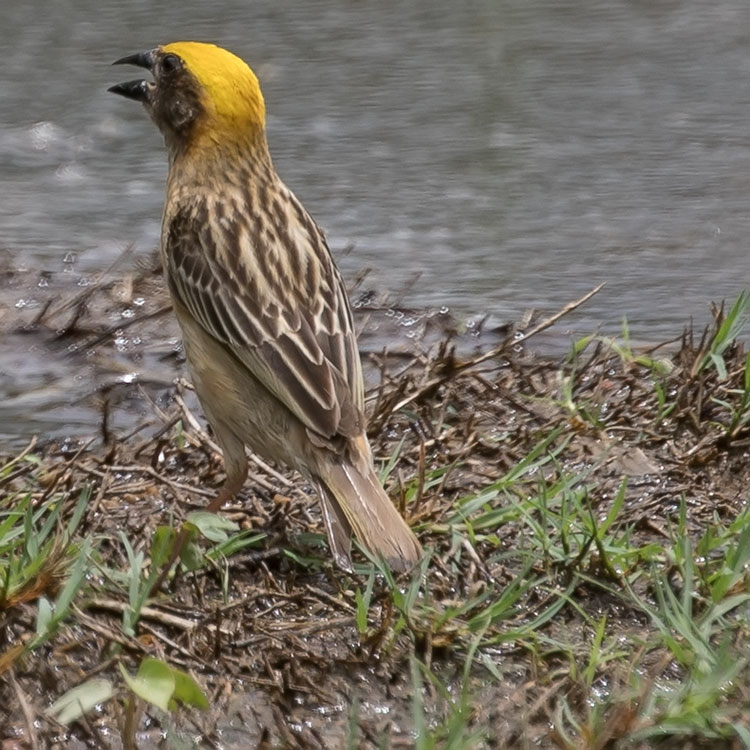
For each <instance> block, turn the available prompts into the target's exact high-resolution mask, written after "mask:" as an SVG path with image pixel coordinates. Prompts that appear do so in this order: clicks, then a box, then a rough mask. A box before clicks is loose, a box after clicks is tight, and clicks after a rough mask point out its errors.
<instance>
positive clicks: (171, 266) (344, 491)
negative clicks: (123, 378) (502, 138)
mask: <svg viewBox="0 0 750 750" xmlns="http://www.w3.org/2000/svg"><path fill="white" fill-rule="evenodd" d="M118 63H132V64H135V65H140V66H142V67H146V68H148V69H149V70H151V72H152V73H153V75H154V81H153V82H146V81H130V82H129V83H125V84H119V85H117V86H113V87H112V88H111V89H110V90H111V91H114V92H115V93H119V94H122V95H124V96H127V97H129V98H132V99H136V100H138V101H142V102H143V103H144V105H145V107H146V109H147V111H148V112H149V114H150V115H151V117H152V119H153V120H154V122H155V123H156V125H157V126H158V127H159V129H160V130H161V131H162V133H163V134H164V138H165V142H166V145H167V150H168V153H169V176H168V179H167V199H166V203H165V207H164V217H163V223H162V240H161V251H162V259H163V263H164V273H165V276H166V279H167V284H168V286H169V291H170V294H171V296H172V301H173V303H174V308H175V313H176V315H177V319H178V321H179V323H180V327H181V328H182V332H183V338H184V343H185V353H186V355H187V360H188V365H189V367H190V371H191V374H192V377H193V382H194V385H195V389H196V392H197V394H198V397H199V399H200V401H201V404H202V405H203V408H204V410H205V412H206V416H207V418H208V420H209V422H210V423H211V425H212V426H213V428H214V432H215V433H216V437H217V440H218V442H219V444H220V445H221V447H222V450H223V452H224V461H225V464H226V470H227V479H226V482H225V484H224V486H223V487H222V490H221V492H220V493H219V495H218V496H217V498H216V500H215V501H214V502H213V503H211V505H210V506H209V507H210V508H211V509H212V510H216V509H218V507H220V506H221V504H222V503H223V502H224V501H226V500H227V499H229V498H230V497H232V496H234V495H235V494H236V493H237V492H239V490H240V489H241V488H242V485H243V483H244V480H245V478H246V476H247V459H246V456H245V446H247V447H249V448H250V449H251V450H253V451H255V452H256V453H258V454H260V455H261V456H264V457H266V458H270V459H273V460H277V461H281V462H282V463H285V464H287V465H288V466H291V467H292V468H294V469H296V470H297V471H299V472H300V473H301V474H303V475H304V476H305V477H307V478H308V479H309V480H310V481H311V482H312V483H313V484H314V486H315V487H316V489H317V490H318V493H319V495H320V499H321V504H322V509H323V518H324V521H325V525H326V530H327V532H328V538H329V540H330V544H331V550H332V552H333V555H334V558H335V559H336V561H337V563H338V564H339V565H341V566H342V567H344V568H347V569H349V568H350V567H351V560H350V556H349V553H350V545H351V535H352V533H354V534H355V535H356V536H357V537H358V538H359V540H360V541H361V542H362V544H363V545H364V546H365V547H366V548H367V549H368V550H369V551H370V552H372V553H373V554H375V555H378V556H381V557H382V558H384V559H385V560H386V561H387V562H388V563H389V564H390V565H391V567H393V568H394V569H396V570H406V569H409V568H410V567H412V566H413V565H414V564H415V563H416V562H417V561H418V560H419V558H420V557H421V554H422V550H421V547H420V545H419V542H418V541H417V540H416V538H415V536H414V535H413V534H412V532H411V530H410V529H409V527H408V526H407V525H406V523H405V522H404V520H403V519H402V518H401V516H400V515H399V514H398V512H397V511H396V509H395V508H394V506H393V504H392V503H391V502H390V500H389V499H388V497H387V495H386V494H385V492H384V491H383V489H382V487H381V486H380V483H379V482H378V479H377V476H376V474H375V471H374V469H373V463H372V454H371V451H370V445H369V443H368V441H367V437H366V434H365V426H366V423H365V417H364V390H363V384H362V372H361V364H360V359H359V353H358V350H357V343H356V338H355V333H354V326H353V323H352V314H351V308H350V306H349V301H348V299H347V295H346V290H345V288H344V284H343V281H342V279H341V275H340V274H339V271H338V269H337V267H336V264H335V263H334V261H333V258H332V256H331V254H330V251H329V249H328V246H327V244H326V241H325V238H324V236H323V233H322V232H321V231H320V229H319V228H318V226H317V225H316V224H315V222H314V221H313V219H312V218H311V217H310V216H309V214H308V213H307V212H306V211H305V209H304V208H303V207H302V205H301V204H300V203H299V201H298V200H297V199H296V198H295V197H294V195H293V194H292V193H291V192H290V191H289V189H288V188H287V187H286V186H285V185H284V183H283V182H282V181H281V180H280V178H279V177H278V175H277V174H276V171H275V170H274V168H273V165H272V162H271V158H270V156H269V153H268V147H267V144H266V136H265V105H264V102H263V97H262V94H261V92H260V87H259V85H258V81H257V79H256V77H255V75H254V74H253V72H252V71H251V70H250V68H249V67H248V66H247V65H246V64H245V63H244V62H243V61H242V60H240V59H239V58H238V57H236V56H234V55H232V54H231V53H230V52H227V51H226V50H223V49H221V48H219V47H215V46H214V45H208V44H200V43H197V42H178V43H174V44H168V45H165V46H163V47H158V48H157V49H155V50H153V51H151V52H147V53H142V54H139V55H133V56H131V57H128V58H123V59H122V60H118Z"/></svg>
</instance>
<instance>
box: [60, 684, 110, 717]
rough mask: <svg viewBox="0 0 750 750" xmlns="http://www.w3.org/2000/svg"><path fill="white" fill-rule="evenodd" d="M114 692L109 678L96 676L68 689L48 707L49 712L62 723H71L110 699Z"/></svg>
mask: <svg viewBox="0 0 750 750" xmlns="http://www.w3.org/2000/svg"><path fill="white" fill-rule="evenodd" d="M113 694H114V690H113V688H112V683H111V682H110V681H109V680H105V679H103V678H101V677H95V678H94V679H91V680H87V681H86V682H84V683H82V684H81V685H78V686H77V687H74V688H73V689H72V690H68V692H67V693H65V694H64V695H62V696H60V697H59V698H58V699H57V700H56V701H55V702H54V703H53V704H52V705H51V706H50V707H49V708H48V709H47V713H48V714H49V715H50V716H52V717H54V719H55V720H56V721H59V722H60V724H70V722H71V721H75V720H76V719H79V718H80V717H81V716H83V715H84V714H85V713H86V711H90V710H91V709H92V708H93V707H94V706H96V705H98V704H99V703H104V702H105V701H108V700H109V699H110V698H111V697H112V695H113Z"/></svg>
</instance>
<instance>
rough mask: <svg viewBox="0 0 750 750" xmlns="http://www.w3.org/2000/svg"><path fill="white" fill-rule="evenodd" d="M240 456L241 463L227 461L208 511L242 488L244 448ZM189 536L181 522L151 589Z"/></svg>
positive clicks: (245, 470)
mask: <svg viewBox="0 0 750 750" xmlns="http://www.w3.org/2000/svg"><path fill="white" fill-rule="evenodd" d="M224 455H225V456H227V455H228V454H227V453H226V452H225V453H224ZM242 457H243V459H244V460H243V462H242V463H241V464H240V463H238V462H234V461H233V462H232V463H231V464H229V462H227V478H226V479H225V480H224V484H223V485H222V486H221V489H220V490H219V492H218V494H217V495H216V497H215V498H214V499H213V500H212V501H211V502H210V503H209V504H208V505H207V506H206V510H207V511H208V512H209V513H216V512H217V511H218V510H220V509H221V506H222V505H224V503H226V502H227V501H228V500H231V499H232V498H234V497H236V495H237V494H238V493H239V491H240V490H241V489H242V485H243V484H245V479H246V478H247V459H245V455H244V448H243V455H242ZM189 536H190V530H189V529H187V528H186V527H185V525H184V524H183V526H182V528H181V529H180V533H179V534H178V535H177V538H176V539H175V541H174V546H173V547H172V554H171V555H170V556H169V560H168V561H167V563H166V564H165V565H164V567H163V568H162V570H161V573H160V574H159V577H158V578H157V579H156V583H155V584H154V586H153V588H152V589H151V591H158V590H159V589H160V588H161V586H162V584H163V583H164V580H165V579H166V577H167V576H168V575H169V571H170V570H171V569H172V566H173V565H174V564H175V562H176V561H177V559H178V558H179V556H180V554H181V553H182V549H183V547H184V546H185V544H186V543H187V541H188V537H189Z"/></svg>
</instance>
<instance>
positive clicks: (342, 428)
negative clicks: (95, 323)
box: [164, 194, 364, 438]
mask: <svg viewBox="0 0 750 750" xmlns="http://www.w3.org/2000/svg"><path fill="white" fill-rule="evenodd" d="M289 197H290V198H291V199H292V200H293V201H295V202H296V199H294V197H293V196H291V194H289ZM297 205H298V204H297ZM299 209H301V206H300V207H299ZM301 210H302V211H304V209H301ZM298 216H299V213H298V210H297V209H296V207H295V210H294V211H291V212H290V213H289V215H288V217H287V218H288V219H289V220H291V221H293V222H294V221H295V220H297V218H298ZM304 216H305V217H307V214H304ZM208 219H209V216H208V210H207V208H206V206H205V205H204V206H201V207H200V209H196V208H183V209H181V210H178V211H177V212H175V213H174V214H173V215H172V216H171V217H170V218H169V220H168V223H167V227H168V229H167V232H166V234H165V237H164V256H165V272H166V276H167V280H168V284H169V288H170V292H171V293H172V295H173V296H174V297H175V298H176V299H177V301H178V302H179V303H180V304H181V305H183V306H184V307H185V308H187V310H188V311H189V312H190V314H191V315H192V316H193V317H194V318H195V319H196V320H197V321H198V322H199V323H200V325H201V326H202V327H203V328H204V329H205V330H206V331H207V332H208V333H209V334H210V335H211V336H213V337H214V338H215V339H217V340H219V341H221V342H222V343H223V344H224V345H226V346H227V347H228V348H229V349H230V350H231V351H232V352H233V353H234V355H235V356H236V357H237V359H238V360H239V361H240V362H241V363H242V364H243V365H244V366H245V367H246V368H247V370H248V371H249V372H250V373H251V374H252V375H253V376H254V377H255V378H257V379H258V380H259V381H260V382H262V383H263V385H265V386H266V387H267V388H268V389H269V390H270V391H271V392H272V393H273V394H274V395H275V396H276V397H277V398H278V399H279V400H280V401H281V402H282V403H283V404H285V405H286V406H287V407H288V408H289V409H290V410H291V411H292V412H293V413H294V414H295V415H296V416H297V417H298V418H299V419H300V420H301V421H302V422H303V424H305V426H306V427H307V428H308V429H309V430H312V431H313V432H315V433H317V434H319V435H321V436H323V437H325V438H333V437H335V436H336V435H344V436H346V437H355V436H356V435H358V434H360V433H361V432H362V430H363V429H364V418H363V416H362V412H363V405H364V404H363V402H364V394H363V386H362V375H361V365H360V360H359V352H358V350H357V344H356V337H355V334H354V328H353V323H352V316H351V310H350V308H349V304H348V301H347V297H346V291H345V288H344V285H343V281H342V279H341V276H340V274H339V272H338V269H337V268H336V266H335V264H334V262H333V259H332V257H331V255H330V252H329V250H328V247H327V245H326V243H325V239H324V238H323V235H322V233H321V232H320V230H319V229H317V226H315V224H314V222H312V219H310V218H309V217H307V222H305V223H304V224H303V225H300V226H295V227H294V231H289V230H287V232H286V236H287V237H288V236H292V237H295V239H296V240H297V242H299V240H300V238H301V237H308V238H309V247H305V246H302V247H299V246H298V247H296V248H293V251H294V252H295V255H294V257H293V258H292V261H294V260H295V259H296V260H297V261H299V258H302V259H303V261H304V262H305V263H307V264H311V263H312V264H317V268H313V269H310V268H306V269H304V270H305V271H306V274H305V273H299V274H295V273H294V271H295V270H299V271H302V269H295V268H293V267H292V266H291V265H290V264H288V265H287V266H284V265H283V263H282V261H283V259H284V257H285V256H284V255H283V253H281V252H280V251H281V250H282V248H279V247H267V246H264V245H263V244H262V243H263V242H268V235H267V234H265V233H264V234H263V235H262V236H261V235H259V234H258V235H254V234H253V233H252V230H251V229H250V227H247V226H246V225H245V224H242V223H240V222H234V223H233V224H232V230H233V231H232V232H231V233H230V232H229V231H227V230H225V229H222V228H221V227H219V226H218V225H212V224H210V223H209V221H208ZM308 222H309V223H308ZM298 223H299V222H298ZM207 227H209V228H210V229H209V230H208V231H207ZM311 227H314V228H315V230H316V231H315V232H314V233H311V231H310V228H311ZM215 232H218V233H219V234H218V236H216V234H215ZM281 234H282V233H281V232H276V233H275V236H276V237H279V236H280V235H281ZM253 240H255V241H254V242H253ZM248 247H252V248H253V250H254V252H253V254H252V257H248V255H249V253H248V252H247V248H248ZM243 251H244V252H243ZM287 257H288V256H287ZM292 261H290V263H291V262H292ZM274 262H275V265H274V264H273V263H274ZM311 279H312V280H316V281H317V283H316V284H314V287H313V288H311ZM321 304H322V306H321Z"/></svg>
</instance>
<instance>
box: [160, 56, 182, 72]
mask: <svg viewBox="0 0 750 750" xmlns="http://www.w3.org/2000/svg"><path fill="white" fill-rule="evenodd" d="M179 67H180V58H179V57H177V55H173V54H172V53H171V52H168V53H167V54H166V55H164V57H162V59H161V69H162V70H163V71H164V72H165V73H173V72H174V71H175V70H177V68H179Z"/></svg>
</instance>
